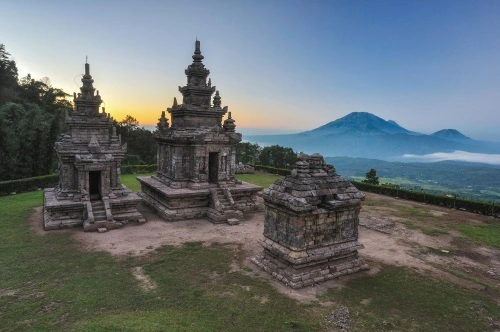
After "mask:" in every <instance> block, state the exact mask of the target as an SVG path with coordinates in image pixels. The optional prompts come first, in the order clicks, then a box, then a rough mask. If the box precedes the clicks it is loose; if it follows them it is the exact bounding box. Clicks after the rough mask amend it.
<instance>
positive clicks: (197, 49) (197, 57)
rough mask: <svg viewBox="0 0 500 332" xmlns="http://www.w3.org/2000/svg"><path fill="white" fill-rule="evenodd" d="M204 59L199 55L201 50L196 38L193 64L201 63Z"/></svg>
mask: <svg viewBox="0 0 500 332" xmlns="http://www.w3.org/2000/svg"><path fill="white" fill-rule="evenodd" d="M204 58H205V57H204V56H203V55H201V49H200V41H199V40H198V38H196V43H195V48H194V54H193V62H201V60H203V59H204Z"/></svg>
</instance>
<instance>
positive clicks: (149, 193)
mask: <svg viewBox="0 0 500 332" xmlns="http://www.w3.org/2000/svg"><path fill="white" fill-rule="evenodd" d="M192 58H193V63H192V64H190V65H189V66H188V67H187V69H186V70H185V74H186V76H187V84H186V85H185V86H183V87H179V92H180V93H181V94H182V103H178V102H177V99H176V98H174V102H173V105H172V107H170V108H168V109H167V111H168V113H169V114H170V116H171V121H172V125H171V126H170V124H169V121H168V118H167V117H166V114H165V111H163V112H162V114H161V117H160V119H159V122H158V126H157V130H156V132H155V139H156V141H157V143H158V151H157V164H158V166H157V172H156V174H155V175H153V176H151V177H138V180H139V181H140V182H141V191H140V192H139V195H140V196H141V197H142V198H143V199H144V201H145V202H146V203H147V204H148V205H150V206H151V207H152V208H153V209H155V210H156V211H157V212H158V213H159V214H160V215H161V216H162V218H164V219H165V220H182V219H190V218H203V217H207V218H208V219H210V220H211V221H213V222H220V223H223V222H228V223H237V222H238V221H239V219H240V218H241V217H242V213H243V211H248V210H252V209H255V208H256V207H257V204H256V193H257V192H258V191H259V190H261V189H262V188H261V187H259V186H255V185H252V184H249V183H245V182H240V181H238V180H236V178H235V168H236V144H237V143H238V142H240V141H241V134H240V133H237V132H235V128H236V125H235V121H234V119H233V118H232V116H231V112H228V108H227V106H225V107H222V106H221V97H220V94H219V91H218V90H216V87H215V86H212V82H211V79H209V78H208V75H209V74H210V71H209V70H208V69H206V68H205V65H204V64H203V63H202V60H203V59H204V57H203V55H202V54H201V50H200V42H199V41H196V45H195V51H194V55H193V56H192ZM214 93H215V95H214ZM212 96H213V99H212ZM226 114H227V118H226V119H225V120H224V121H222V119H223V117H224V116H225V115H226Z"/></svg>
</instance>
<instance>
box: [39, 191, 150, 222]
mask: <svg viewBox="0 0 500 332" xmlns="http://www.w3.org/2000/svg"><path fill="white" fill-rule="evenodd" d="M59 196H61V195H59ZM112 196H113V197H114V198H104V199H103V200H102V201H103V202H105V203H104V209H103V212H104V213H105V217H103V218H102V219H99V218H93V217H92V218H89V211H91V212H92V207H89V206H88V204H91V202H90V201H83V200H81V199H80V198H79V197H80V196H79V195H74V196H73V197H72V195H67V196H66V197H65V198H64V199H61V198H58V196H57V192H56V190H55V188H48V189H45V190H44V208H43V219H44V229H45V230H55V229H62V228H70V227H82V226H83V228H84V231H97V230H98V229H99V228H101V229H102V228H106V229H107V230H111V229H115V228H119V227H122V226H123V225H125V224H127V223H128V222H130V221H137V222H141V223H142V222H146V220H145V219H144V217H143V216H142V214H141V213H140V212H139V211H138V210H137V206H138V205H139V203H141V198H140V197H139V196H138V195H137V194H135V193H133V192H131V191H130V190H128V189H127V188H126V187H123V188H121V189H120V193H119V196H118V195H116V194H112Z"/></svg>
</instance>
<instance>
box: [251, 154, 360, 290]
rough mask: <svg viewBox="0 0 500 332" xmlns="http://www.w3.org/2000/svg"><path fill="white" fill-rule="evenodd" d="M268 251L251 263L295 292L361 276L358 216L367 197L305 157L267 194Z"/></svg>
mask: <svg viewBox="0 0 500 332" xmlns="http://www.w3.org/2000/svg"><path fill="white" fill-rule="evenodd" d="M262 196H263V198H264V204H265V216H264V218H265V219H264V240H262V241H261V245H262V246H263V248H264V251H263V253H262V254H260V255H258V256H257V257H253V258H252V259H251V260H252V261H253V262H254V263H255V264H257V265H258V266H259V267H261V268H262V269H264V270H265V271H266V272H268V273H269V274H271V275H272V276H273V277H275V278H277V279H278V280H280V281H281V282H283V283H285V284H287V285H289V286H290V287H292V288H300V287H305V286H309V285H312V284H315V283H318V282H321V281H325V280H328V279H332V278H337V277H340V276H343V275H346V274H351V273H354V272H357V271H360V270H365V269H368V265H366V263H365V262H364V260H363V259H362V258H360V257H359V256H358V250H359V249H362V248H363V245H362V244H361V243H359V242H358V225H359V211H360V209H361V200H363V199H364V197H365V195H364V194H363V193H361V192H360V191H358V190H357V189H356V188H355V187H354V186H353V185H352V184H351V183H350V182H349V181H347V180H345V179H342V178H341V177H340V176H338V175H337V174H336V173H335V168H334V167H333V166H332V165H327V164H326V163H325V161H324V159H323V157H322V156H321V155H320V154H313V155H311V156H308V155H305V154H301V155H299V160H298V161H297V163H296V167H295V169H294V170H293V171H292V174H291V175H289V176H287V177H285V178H284V179H282V180H278V181H276V182H275V183H274V184H273V185H271V186H270V187H269V188H267V189H265V190H264V192H263V195H262Z"/></svg>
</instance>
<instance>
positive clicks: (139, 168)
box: [121, 164, 156, 174]
mask: <svg viewBox="0 0 500 332" xmlns="http://www.w3.org/2000/svg"><path fill="white" fill-rule="evenodd" d="M121 171H122V174H141V173H154V172H156V164H151V165H122V166H121Z"/></svg>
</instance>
